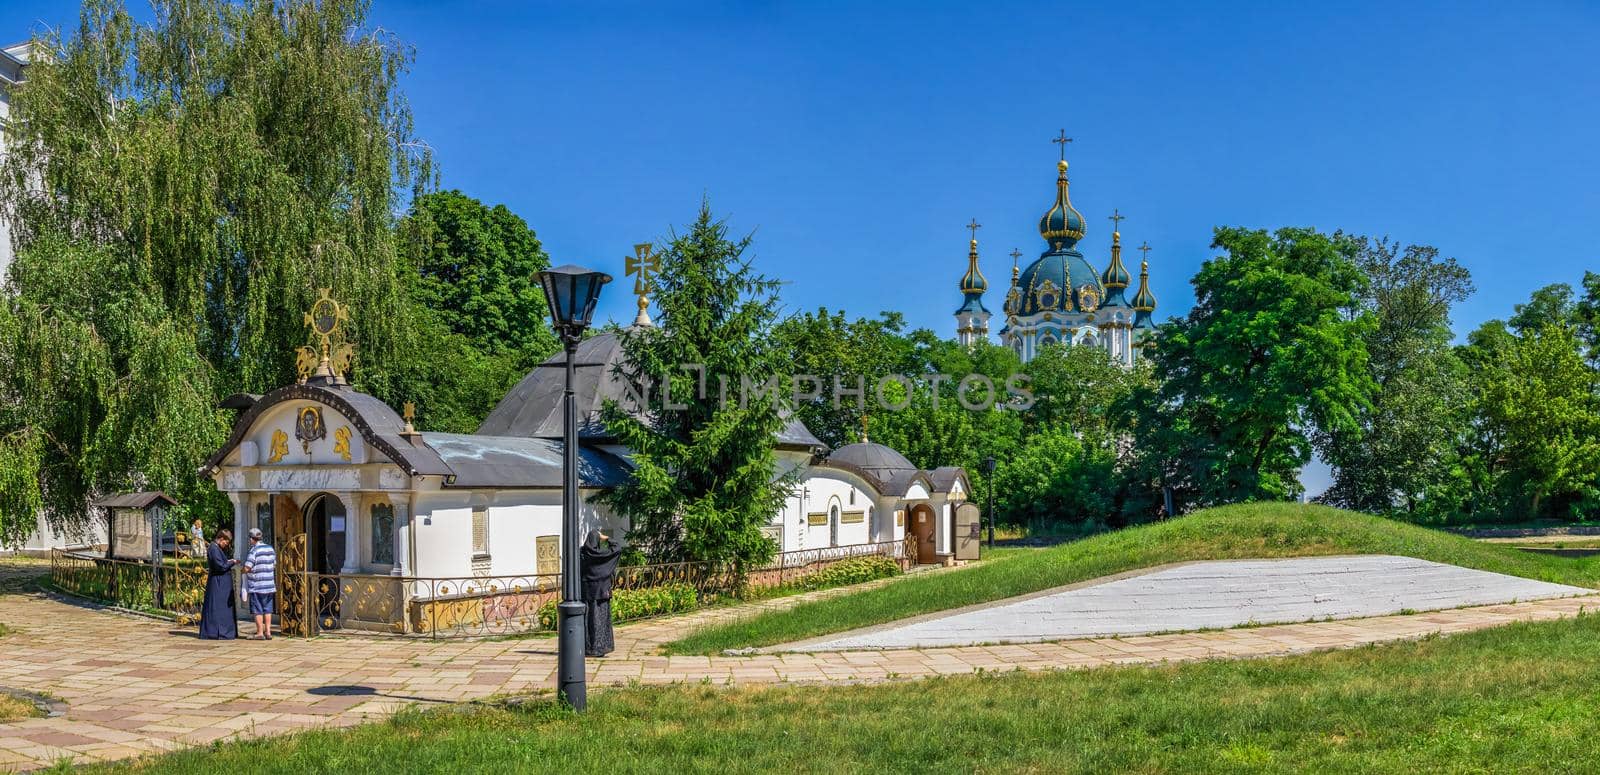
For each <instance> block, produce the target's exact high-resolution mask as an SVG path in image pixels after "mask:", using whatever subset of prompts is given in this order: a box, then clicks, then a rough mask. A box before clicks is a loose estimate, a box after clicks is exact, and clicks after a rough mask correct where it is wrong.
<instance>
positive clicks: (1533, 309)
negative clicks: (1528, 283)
mask: <svg viewBox="0 0 1600 775" xmlns="http://www.w3.org/2000/svg"><path fill="white" fill-rule="evenodd" d="M1576 312H1577V299H1576V298H1575V297H1574V296H1573V293H1572V286H1570V285H1568V284H1566V283H1551V284H1550V285H1546V286H1545V287H1543V288H1540V289H1538V290H1536V291H1534V292H1533V295H1531V296H1529V297H1528V300H1527V301H1525V302H1523V303H1521V304H1518V305H1517V306H1516V307H1515V308H1514V310H1513V314H1512V315H1511V319H1510V320H1509V321H1507V322H1508V323H1510V324H1511V330H1513V331H1515V332H1517V333H1519V334H1523V333H1528V332H1530V331H1538V330H1539V329H1541V328H1544V327H1545V326H1551V325H1569V324H1572V323H1573V322H1574V316H1575V314H1576Z"/></svg>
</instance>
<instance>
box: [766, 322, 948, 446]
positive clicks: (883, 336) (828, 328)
mask: <svg viewBox="0 0 1600 775" xmlns="http://www.w3.org/2000/svg"><path fill="white" fill-rule="evenodd" d="M904 327H905V319H904V317H902V316H901V315H900V313H898V312H885V313H882V314H881V315H880V316H879V317H877V318H857V319H855V320H851V319H849V318H847V317H846V316H845V314H844V313H843V312H830V311H829V310H828V309H827V308H826V307H822V308H819V309H817V311H816V312H807V313H802V314H799V315H795V316H793V317H790V318H788V319H786V320H784V321H783V322H781V323H779V324H778V326H777V327H776V329H775V330H774V337H775V339H776V344H777V346H778V347H779V348H780V349H781V350H783V351H784V352H786V353H787V356H788V358H789V363H791V364H792V366H791V367H790V368H791V369H792V370H793V373H794V374H796V375H808V376H811V377H815V378H816V379H817V383H816V384H815V385H802V386H801V388H802V390H814V392H816V393H817V394H818V395H817V397H816V398H815V399H813V400H808V401H802V402H801V403H800V404H799V405H798V406H796V407H795V413H796V414H797V415H798V416H799V418H800V420H801V422H804V423H805V424H806V427H807V428H810V429H811V432H812V433H813V434H815V435H816V437H817V438H818V439H819V440H821V441H822V442H823V443H825V444H827V445H828V446H829V447H833V448H837V447H839V446H841V445H844V444H849V443H851V442H853V441H855V440H856V438H857V437H858V436H859V435H860V433H861V418H862V415H863V414H867V413H871V412H872V407H873V406H874V404H875V403H876V398H875V395H874V391H875V389H876V386H877V384H878V381H879V380H880V379H881V378H883V377H884V376H885V375H888V374H900V373H907V372H912V371H918V370H920V367H918V366H915V365H914V364H915V362H916V361H915V357H914V355H913V345H912V342H911V340H910V339H908V338H907V337H905V336H904V335H902V334H901V331H902V330H903V329H904ZM836 385H837V386H838V388H840V391H839V392H836V391H835V386H836ZM858 389H860V390H861V394H860V395H859V396H856V395H840V394H841V393H842V392H844V391H855V390H858Z"/></svg>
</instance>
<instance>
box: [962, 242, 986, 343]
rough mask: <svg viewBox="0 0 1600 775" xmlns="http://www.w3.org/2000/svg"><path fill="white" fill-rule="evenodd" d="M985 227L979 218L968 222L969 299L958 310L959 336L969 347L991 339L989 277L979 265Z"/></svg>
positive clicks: (965, 282)
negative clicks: (985, 297)
mask: <svg viewBox="0 0 1600 775" xmlns="http://www.w3.org/2000/svg"><path fill="white" fill-rule="evenodd" d="M982 227H983V226H982V224H980V223H978V219H976V218H974V219H972V222H971V223H968V224H967V228H968V229H970V230H971V231H972V242H971V245H970V246H969V247H968V250H967V273H966V274H964V275H962V276H961V295H962V297H964V298H965V299H966V301H965V302H964V303H962V305H961V308H960V309H958V310H956V340H957V341H959V342H960V343H961V344H962V345H964V346H966V347H968V348H972V347H974V346H976V345H977V344H978V343H979V342H988V341H989V310H988V309H986V308H985V307H984V306H983V292H984V291H987V290H989V281H988V280H985V279H984V277H983V272H981V271H979V269H978V229H980V228H982Z"/></svg>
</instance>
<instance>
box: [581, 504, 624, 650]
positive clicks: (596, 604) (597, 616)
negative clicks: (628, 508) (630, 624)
mask: <svg viewBox="0 0 1600 775" xmlns="http://www.w3.org/2000/svg"><path fill="white" fill-rule="evenodd" d="M579 557H580V560H581V563H580V564H581V565H582V571H583V602H584V604H585V605H587V606H588V607H589V611H588V615H587V616H586V617H584V619H585V622H584V624H585V625H586V627H585V629H586V632H584V644H583V653H584V654H585V655H587V656H591V657H603V656H605V655H607V654H610V653H611V652H612V651H614V650H616V648H617V644H616V641H615V640H614V639H613V638H612V633H611V584H612V582H613V581H615V580H616V577H617V562H618V561H619V560H621V559H622V547H620V546H617V545H616V544H613V543H612V542H611V538H610V537H609V536H607V535H606V534H604V533H601V532H600V531H598V530H591V531H589V538H588V540H586V541H584V542H583V549H582V550H581V551H580V552H579Z"/></svg>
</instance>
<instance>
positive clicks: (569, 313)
mask: <svg viewBox="0 0 1600 775" xmlns="http://www.w3.org/2000/svg"><path fill="white" fill-rule="evenodd" d="M536 276H537V277H538V278H539V285H541V286H543V287H544V299H545V303H547V304H549V305H550V321H551V322H552V323H554V324H555V328H556V334H557V335H558V336H560V337H561V343H562V344H563V345H564V346H565V347H566V350H567V385H566V386H567V389H566V392H565V394H564V396H563V398H562V412H563V414H564V415H565V418H564V419H563V421H562V430H561V442H562V448H561V452H562V461H561V603H560V604H559V605H557V606H556V619H557V621H558V622H559V627H558V632H559V638H560V639H559V640H558V641H557V644H556V649H557V650H556V654H557V656H556V696H557V697H559V698H561V699H563V700H566V702H567V704H568V705H571V706H572V708H573V709H574V710H583V709H584V707H585V706H587V705H588V690H587V688H586V686H585V679H586V676H585V673H584V671H585V667H584V663H583V640H584V638H583V633H584V624H585V621H584V607H583V600H582V599H581V598H582V591H581V587H580V585H579V583H578V582H579V580H578V574H579V573H580V570H579V565H578V543H579V542H578V529H579V528H578V404H577V402H576V401H575V400H574V399H573V397H572V377H573V371H572V370H573V355H574V354H575V353H576V352H577V350H578V342H580V341H582V340H583V332H584V329H586V328H588V327H589V321H590V319H592V318H593V317H594V305H595V302H596V301H599V299H600V286H602V285H605V284H606V283H609V282H611V275H608V274H606V273H604V272H595V271H591V270H588V269H584V268H583V267H581V266H575V265H573V264H567V265H565V266H558V267H556V268H554V269H546V270H545V271H543V272H540V273H539V274H538V275H536Z"/></svg>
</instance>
